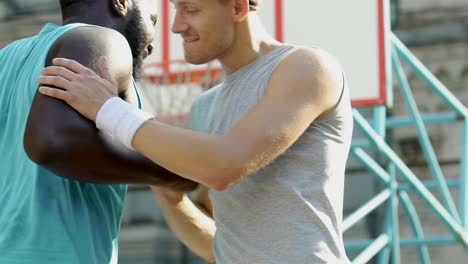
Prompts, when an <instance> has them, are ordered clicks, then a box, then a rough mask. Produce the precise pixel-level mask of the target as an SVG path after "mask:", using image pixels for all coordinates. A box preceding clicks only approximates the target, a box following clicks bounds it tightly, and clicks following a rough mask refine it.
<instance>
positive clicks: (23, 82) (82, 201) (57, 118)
mask: <svg viewBox="0 0 468 264" xmlns="http://www.w3.org/2000/svg"><path fill="white" fill-rule="evenodd" d="M60 4H61V7H62V13H63V20H64V21H63V24H64V26H56V25H52V24H48V25H46V26H45V27H44V28H43V29H42V31H41V32H40V33H39V34H38V35H36V36H33V37H31V38H28V39H22V40H18V41H16V42H13V43H12V44H10V45H9V46H7V47H5V48H4V49H1V50H0V80H1V82H0V108H1V111H0V123H1V124H2V125H1V126H0V150H1V152H2V159H0V204H1V209H0V263H2V264H32V263H34V264H49V263H50V264H56V263H57V264H58V263H60V264H64V263H67V264H75V263H76V264H93V263H96V264H107V263H117V237H118V233H119V226H120V217H121V212H122V205H123V202H124V198H125V193H126V188H127V187H126V185H124V184H125V183H136V184H149V185H157V186H167V187H172V188H174V189H178V190H190V189H193V188H194V187H195V186H196V184H195V183H193V182H191V181H188V180H185V179H183V178H179V177H177V176H175V175H174V174H172V173H170V172H169V171H167V170H165V169H163V168H161V167H159V166H157V165H155V164H154V163H152V162H151V161H150V160H148V159H146V158H144V157H143V156H142V155H140V154H137V153H136V152H134V151H133V150H129V149H126V148H125V147H122V146H121V145H116V144H114V143H112V142H111V141H110V140H108V139H106V138H104V137H103V135H101V134H99V133H98V132H97V129H96V128H95V126H94V124H92V123H90V122H89V121H87V120H86V119H85V118H83V117H82V116H81V115H80V114H78V113H77V112H76V111H74V110H73V109H72V108H70V107H69V106H67V105H66V104H64V103H62V102H60V101H58V100H55V99H51V98H48V97H45V96H43V95H41V94H39V93H37V88H38V82H37V79H38V77H39V76H40V75H41V69H42V68H44V66H46V65H51V64H52V59H53V58H55V57H67V58H73V59H75V60H77V61H80V62H81V63H83V64H85V65H87V66H89V67H90V68H95V66H96V63H97V58H98V57H99V56H106V57H107V62H108V65H109V67H108V68H109V70H110V72H111V75H112V77H113V79H114V80H115V83H116V84H117V85H118V86H119V96H120V97H122V98H124V99H127V100H128V101H133V102H135V101H137V100H138V98H137V97H138V96H137V94H136V93H135V91H136V90H134V89H133V88H134V87H133V86H134V85H133V78H132V74H133V75H135V76H138V70H139V69H140V67H141V64H142V61H143V59H144V57H146V56H147V55H149V54H150V53H151V51H152V45H151V42H152V38H153V33H152V31H153V27H154V24H155V23H156V14H155V9H154V8H153V7H152V6H151V5H150V0H134V1H118V0H88V1H76V0H61V1H60ZM81 23H83V24H81ZM101 26H102V27H101ZM105 27H110V28H112V29H109V28H105ZM132 55H133V56H132ZM128 87H130V88H128Z"/></svg>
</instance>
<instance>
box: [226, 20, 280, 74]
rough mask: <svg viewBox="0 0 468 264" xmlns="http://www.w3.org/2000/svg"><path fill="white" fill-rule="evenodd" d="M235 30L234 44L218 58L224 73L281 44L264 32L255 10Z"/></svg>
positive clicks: (235, 69)
mask: <svg viewBox="0 0 468 264" xmlns="http://www.w3.org/2000/svg"><path fill="white" fill-rule="evenodd" d="M235 31H236V32H235V34H236V36H235V41H234V44H233V45H232V47H231V48H230V49H229V50H228V51H227V52H226V53H225V54H224V55H222V56H221V57H220V58H218V60H219V61H220V63H221V65H222V66H223V69H224V72H225V73H226V74H231V73H233V72H235V71H237V70H239V69H240V68H242V67H244V66H246V65H248V64H250V63H252V62H254V61H255V60H257V59H258V58H260V57H261V56H263V55H265V54H267V53H269V52H270V51H272V50H274V49H275V48H277V47H278V46H280V45H281V43H280V42H278V41H276V40H274V39H273V38H272V37H271V36H269V35H268V33H266V31H265V29H264V27H263V25H262V23H261V21H260V19H259V17H258V15H257V14H256V12H251V13H250V14H249V16H248V18H247V19H245V20H244V21H243V22H241V23H239V24H238V25H237V26H236V30H235Z"/></svg>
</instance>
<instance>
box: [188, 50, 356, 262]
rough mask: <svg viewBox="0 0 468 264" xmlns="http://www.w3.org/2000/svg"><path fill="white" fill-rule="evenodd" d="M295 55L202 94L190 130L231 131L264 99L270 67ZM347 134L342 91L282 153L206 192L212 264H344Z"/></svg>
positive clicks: (276, 56)
mask: <svg viewBox="0 0 468 264" xmlns="http://www.w3.org/2000/svg"><path fill="white" fill-rule="evenodd" d="M296 50H297V47H293V46H286V45H285V46H281V47H279V48H276V49H275V50H273V51H272V52H270V53H268V54H266V55H264V56H263V57H261V58H259V59H257V60H256V61H254V62H253V63H251V64H249V65H247V66H245V67H243V68H242V69H240V70H238V71H236V72H235V73H233V74H231V75H228V76H226V78H225V81H224V83H222V84H220V85H218V86H216V87H214V88H212V89H211V90H209V91H207V92H204V93H203V94H201V95H200V96H199V97H198V98H197V100H196V102H195V104H194V106H193V109H192V116H191V123H192V128H193V129H194V130H197V131H203V132H207V133H212V134H224V133H226V132H227V131H229V130H230V129H231V128H232V127H233V126H234V125H235V124H236V123H237V122H238V121H239V120H240V119H241V118H242V117H243V116H244V115H245V114H246V113H247V112H248V111H249V110H250V109H251V108H252V107H254V106H255V105H256V104H257V103H258V102H259V100H260V99H261V98H262V96H263V94H264V91H265V88H266V87H267V84H268V81H269V79H270V77H271V74H272V72H273V71H274V70H275V68H276V66H277V65H278V64H279V63H280V62H281V61H282V60H283V59H284V58H285V57H287V56H288V55H290V54H291V53H293V52H294V51H296ZM284 88H285V89H293V88H294V87H284ZM310 89H314V87H310ZM352 127H353V122H352V115H351V104H350V99H349V93H348V89H347V88H346V86H345V85H344V87H343V91H342V95H341V98H340V100H339V102H338V103H337V105H336V106H335V108H334V109H333V110H332V111H330V112H328V113H326V114H325V115H322V116H321V117H319V118H318V119H316V120H315V121H314V122H313V123H312V124H311V125H310V126H309V128H308V129H307V130H306V131H305V132H304V133H303V134H302V135H301V137H300V138H299V139H298V140H297V141H296V142H295V143H294V144H293V145H292V146H291V147H290V148H289V149H288V150H287V151H286V152H285V153H284V154H282V155H281V156H279V157H278V158H277V159H276V160H275V161H273V162H272V163H270V164H269V165H267V166H266V167H265V168H263V169H261V170H260V171H258V172H256V173H254V174H252V175H249V176H247V177H245V178H243V179H242V181H241V182H240V183H238V184H237V185H235V186H233V187H231V188H229V189H227V190H225V191H223V192H217V191H213V190H211V191H210V197H211V200H212V203H213V210H214V219H215V221H216V227H217V231H216V236H215V243H214V252H215V256H216V260H217V263H219V264H244V263H245V264H247V263H249V264H267V263H268V264H286V263H291V264H293V263H297V264H305V263H314V264H315V263H333V264H336V263H349V260H348V259H347V257H346V254H345V251H344V245H343V240H342V231H341V223H342V209H343V189H344V187H343V185H344V172H345V165H346V160H347V157H348V152H349V148H350V143H351V135H352Z"/></svg>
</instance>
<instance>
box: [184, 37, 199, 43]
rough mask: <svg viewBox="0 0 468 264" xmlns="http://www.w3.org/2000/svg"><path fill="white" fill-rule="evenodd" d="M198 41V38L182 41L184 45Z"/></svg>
mask: <svg viewBox="0 0 468 264" xmlns="http://www.w3.org/2000/svg"><path fill="white" fill-rule="evenodd" d="M198 40H199V39H198V38H193V39H184V42H186V43H193V42H196V41H198Z"/></svg>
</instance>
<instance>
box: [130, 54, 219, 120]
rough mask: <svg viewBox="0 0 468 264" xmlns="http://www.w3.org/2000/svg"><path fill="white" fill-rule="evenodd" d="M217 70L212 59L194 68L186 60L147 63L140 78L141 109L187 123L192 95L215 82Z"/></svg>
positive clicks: (194, 96)
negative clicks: (210, 61) (211, 61)
mask: <svg viewBox="0 0 468 264" xmlns="http://www.w3.org/2000/svg"><path fill="white" fill-rule="evenodd" d="M168 69H171V71H170V72H169V70H168ZM220 72H221V70H220V69H218V68H215V67H214V63H208V64H207V65H205V66H202V68H197V69H194V67H193V66H192V65H190V64H188V63H187V62H185V61H171V62H170V63H159V64H147V65H145V66H144V77H143V78H142V80H141V81H140V82H139V91H140V95H141V96H140V97H141V99H142V103H143V109H144V110H145V111H147V112H149V113H152V114H154V115H155V116H157V117H158V119H159V120H160V121H162V122H164V123H168V124H171V125H175V126H181V127H187V125H188V124H187V122H188V119H189V114H190V110H191V107H192V104H193V102H194V101H195V98H196V97H197V96H198V95H199V94H200V93H201V92H202V91H204V90H207V89H209V88H211V86H213V85H214V84H215V83H216V81H217V80H218V78H219V77H220Z"/></svg>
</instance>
